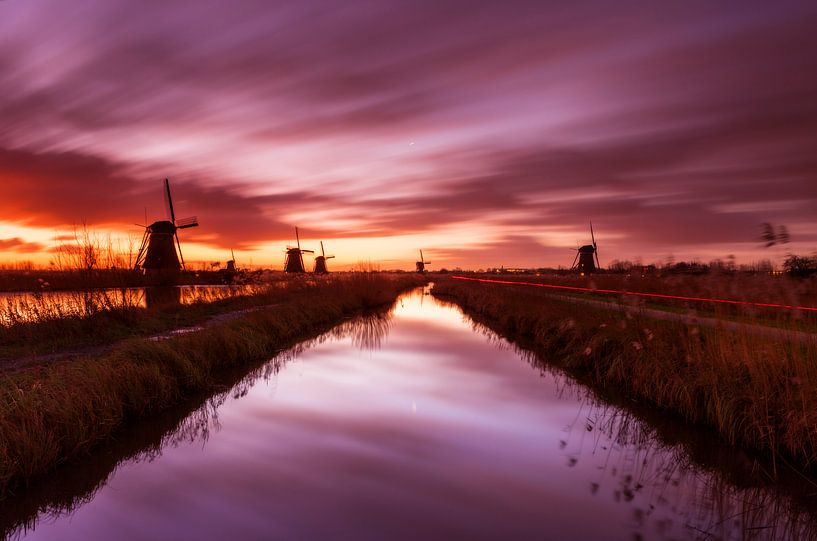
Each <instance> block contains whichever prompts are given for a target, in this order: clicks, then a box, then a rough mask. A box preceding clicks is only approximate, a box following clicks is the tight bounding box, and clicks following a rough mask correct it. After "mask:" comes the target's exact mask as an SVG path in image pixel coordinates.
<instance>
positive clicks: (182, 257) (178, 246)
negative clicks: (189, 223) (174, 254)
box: [173, 232, 185, 270]
mask: <svg viewBox="0 0 817 541" xmlns="http://www.w3.org/2000/svg"><path fill="white" fill-rule="evenodd" d="M173 236H174V237H176V247H177V248H178V249H179V259H180V260H181V262H182V270H185V268H184V255H182V243H181V242H179V233H178V232H176V233H173Z"/></svg>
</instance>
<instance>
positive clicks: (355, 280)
mask: <svg viewBox="0 0 817 541" xmlns="http://www.w3.org/2000/svg"><path fill="white" fill-rule="evenodd" d="M419 284H420V280H419V278H417V277H414V276H404V277H401V278H394V277H388V276H383V275H378V274H361V275H355V276H350V277H348V278H345V279H342V280H341V279H338V280H331V281H321V282H312V283H310V284H308V285H304V286H302V287H300V288H299V289H298V291H297V293H295V292H290V294H289V295H288V297H287V299H285V300H283V301H282V302H281V304H280V305H278V306H277V307H275V308H271V309H267V310H260V311H256V312H252V313H248V314H246V315H244V316H242V317H241V318H238V319H235V320H231V321H228V322H225V323H222V324H219V325H216V326H213V327H211V328H208V329H206V330H204V331H200V332H197V333H191V334H187V335H182V336H179V337H176V338H173V339H168V340H162V341H158V342H153V341H147V340H143V339H133V340H130V341H127V342H125V343H123V344H122V345H120V346H117V347H116V348H115V349H113V350H111V351H109V352H108V353H106V354H104V355H102V356H99V357H96V358H87V357H86V358H77V359H73V360H71V361H64V362H57V363H53V364H49V365H44V366H39V367H35V368H31V369H28V370H22V371H15V372H7V373H5V374H4V375H3V376H2V377H1V379H0V497H2V496H4V495H7V494H8V493H9V491H10V490H13V489H14V487H15V486H18V485H19V484H20V483H22V482H24V481H25V480H26V479H30V478H35V477H38V476H41V475H43V474H44V473H47V472H48V471H50V470H51V469H53V468H54V467H55V466H57V465H59V464H61V463H64V462H66V461H68V460H71V459H73V458H76V457H79V456H81V455H83V454H85V453H87V452H88V451H89V450H90V449H91V448H93V447H94V446H96V445H98V444H99V443H101V442H103V441H105V440H107V439H109V438H110V437H111V436H112V435H113V434H114V433H115V432H116V430H117V429H118V428H120V427H121V426H123V425H124V424H125V423H127V422H129V421H130V420H135V419H139V418H145V417H147V416H150V415H153V414H155V413H157V412H160V411H162V410H164V409H166V408H168V407H171V406H173V405H175V404H177V403H179V402H180V401H182V400H184V399H185V398H186V397H188V396H190V395H192V394H194V393H198V392H202V391H205V390H208V389H210V388H212V387H213V383H212V382H213V381H214V375H215V374H217V373H219V372H220V371H225V370H230V369H234V368H236V367H237V366H241V365H244V364H247V363H249V362H252V361H258V360H259V359H263V358H266V357H269V356H270V355H272V354H273V353H275V352H276V351H277V350H279V349H280V348H282V347H285V346H287V345H290V344H292V343H293V342H296V341H298V340H299V339H300V338H302V337H305V336H308V335H309V334H310V333H313V332H314V331H315V330H317V329H321V328H325V327H326V326H329V325H332V324H335V323H338V322H340V321H341V320H342V319H343V318H344V317H348V316H350V315H352V314H354V313H356V312H359V311H361V310H365V309H370V308H374V307H377V306H382V305H384V304H388V303H390V302H393V301H394V300H395V299H396V297H397V295H398V294H399V293H400V292H401V291H404V290H406V289H408V288H410V287H413V286H417V285H419Z"/></svg>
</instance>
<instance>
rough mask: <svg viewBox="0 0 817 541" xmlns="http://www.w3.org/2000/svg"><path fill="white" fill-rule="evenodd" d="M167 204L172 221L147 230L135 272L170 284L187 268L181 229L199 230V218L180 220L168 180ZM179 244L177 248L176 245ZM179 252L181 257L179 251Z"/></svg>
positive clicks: (147, 226) (162, 221) (151, 225)
mask: <svg viewBox="0 0 817 541" xmlns="http://www.w3.org/2000/svg"><path fill="white" fill-rule="evenodd" d="M165 203H166V204H167V212H168V217H169V218H170V219H169V220H158V221H155V222H153V223H152V224H150V225H146V226H143V227H144V228H145V234H144V236H143V237H142V244H141V246H140V247H139V253H138V255H137V256H136V263H135V264H134V266H133V268H134V269H136V270H141V271H143V272H144V273H145V275H146V276H150V277H156V278H159V279H160V280H168V279H171V278H173V277H175V276H176V275H177V274H178V273H179V270H181V269H183V268H184V256H183V255H182V245H181V242H179V229H188V228H190V227H198V225H199V221H198V219H197V218H196V217H195V216H191V217H190V218H183V219H180V220H177V219H176V213H175V211H174V210H173V198H172V197H171V195H170V181H168V179H165ZM174 242H175V244H174ZM177 249H178V254H177V253H176V250H177Z"/></svg>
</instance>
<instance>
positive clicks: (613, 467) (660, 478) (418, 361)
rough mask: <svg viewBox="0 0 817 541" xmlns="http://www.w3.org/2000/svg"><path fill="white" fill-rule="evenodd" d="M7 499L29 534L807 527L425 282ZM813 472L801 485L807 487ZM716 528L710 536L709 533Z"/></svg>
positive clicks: (730, 471) (701, 531)
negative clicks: (438, 297)
mask: <svg viewBox="0 0 817 541" xmlns="http://www.w3.org/2000/svg"><path fill="white" fill-rule="evenodd" d="M232 381H233V384H232V387H231V388H230V390H229V391H227V392H224V393H222V394H219V395H216V396H214V397H210V398H209V399H202V400H197V401H193V402H191V404H188V405H187V406H186V407H185V408H182V409H180V410H179V411H177V412H168V413H167V414H165V415H163V416H161V417H159V418H157V419H151V420H150V422H147V423H144V424H141V425H138V426H136V427H133V428H131V429H129V430H127V431H125V432H124V433H123V434H122V436H121V437H120V438H118V439H117V441H116V442H115V443H114V444H112V445H111V446H109V447H107V448H106V449H104V450H102V451H100V452H98V453H96V454H95V455H94V456H93V457H92V458H91V459H89V460H87V461H85V463H84V464H83V465H80V466H77V467H71V468H66V469H65V470H63V471H61V472H58V473H57V474H56V475H55V476H54V478H53V479H51V480H49V481H48V482H47V483H44V484H43V485H42V486H39V487H34V488H32V489H30V491H29V493H26V494H23V495H21V496H19V497H18V498H17V499H12V500H9V501H7V502H3V503H4V504H5V505H4V511H3V513H2V519H1V520H0V525H2V526H3V527H4V528H6V530H5V531H9V530H10V529H13V528H16V532H14V535H16V536H19V537H21V538H24V539H31V540H51V539H59V540H71V539H76V540H89V539H196V540H205V539H278V538H281V539H355V540H357V539H422V538H428V539H459V538H468V539H640V538H646V539H654V538H670V539H672V538H676V539H689V538H696V537H699V538H714V539H718V538H722V539H742V538H753V537H759V538H769V537H780V538H792V537H799V538H803V537H804V536H805V535H807V534H808V532H807V531H806V529H807V528H810V527H811V526H810V525H811V521H812V518H811V515H810V514H808V513H806V512H801V511H800V510H799V507H798V500H797V491H796V489H795V488H791V489H789V488H781V487H780V486H767V485H766V483H765V482H764V481H763V479H762V464H759V463H757V462H754V461H752V460H751V459H750V458H748V457H747V456H745V455H743V454H741V453H738V452H737V451H735V450H734V449H730V448H727V447H722V446H717V445H714V444H713V443H712V442H713V441H714V440H713V439H712V437H711V435H710V434H708V433H705V432H703V433H702V432H694V431H691V430H689V429H685V428H684V427H682V426H681V427H679V426H678V425H677V424H676V423H674V422H673V421H671V420H668V419H666V418H665V417H664V416H662V415H655V414H652V413H650V412H638V411H634V410H632V409H630V408H629V407H627V406H625V407H624V408H622V407H619V406H615V405H611V404H610V403H607V402H603V401H600V400H599V399H598V398H597V397H595V396H594V395H593V393H592V392H590V391H589V390H587V389H586V388H584V387H582V386H581V385H579V384H577V383H575V382H573V381H572V380H570V379H569V378H567V377H565V376H564V375H561V374H559V373H557V372H554V371H551V370H548V369H547V368H545V365H543V364H542V363H541V362H540V361H538V360H536V359H534V358H532V357H530V356H529V355H526V354H524V353H522V352H520V351H518V350H516V349H515V348H513V347H511V346H510V345H509V344H508V343H506V342H505V341H504V340H502V339H500V338H498V337H496V336H495V335H493V334H492V333H490V332H488V331H486V330H484V329H481V328H479V327H476V326H474V325H473V324H472V323H470V322H469V321H468V320H467V319H466V318H464V317H463V316H462V314H461V313H460V312H459V311H458V310H457V309H455V308H453V307H450V306H446V305H443V304H441V303H439V302H437V301H435V300H434V299H433V298H432V297H430V296H427V295H423V294H422V292H421V291H416V292H414V293H412V294H409V295H406V296H403V297H402V298H401V299H400V300H399V302H398V303H397V305H396V306H395V308H394V310H393V311H392V312H391V313H389V314H380V315H375V316H369V317H365V318H359V319H355V320H351V321H349V322H347V323H345V324H343V325H341V326H340V327H338V328H337V329H335V330H334V331H332V332H330V333H328V334H326V335H324V336H322V337H321V338H320V339H318V340H315V341H313V342H311V343H308V344H305V345H303V346H301V347H298V348H295V349H294V350H291V351H288V352H284V353H282V354H281V355H280V356H279V357H277V358H275V359H273V360H271V361H270V362H268V363H267V364H265V365H263V366H260V367H257V368H255V369H254V370H253V371H252V372H251V373H250V374H248V375H246V374H245V375H243V376H240V375H235V376H234V377H233V380H232ZM811 490H812V491H813V489H811ZM709 535H711V537H709Z"/></svg>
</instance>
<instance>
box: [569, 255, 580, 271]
mask: <svg viewBox="0 0 817 541" xmlns="http://www.w3.org/2000/svg"><path fill="white" fill-rule="evenodd" d="M578 259H579V252H576V257H574V258H573V264H572V265H570V268H571V269H575V268H576V261H578Z"/></svg>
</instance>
